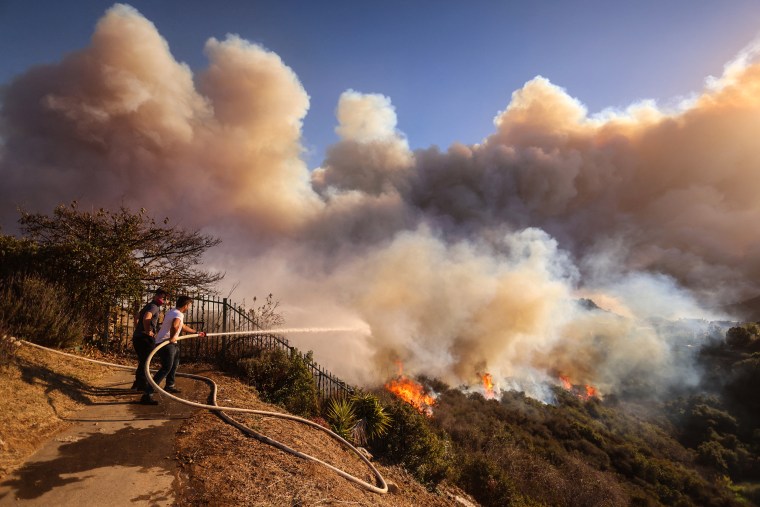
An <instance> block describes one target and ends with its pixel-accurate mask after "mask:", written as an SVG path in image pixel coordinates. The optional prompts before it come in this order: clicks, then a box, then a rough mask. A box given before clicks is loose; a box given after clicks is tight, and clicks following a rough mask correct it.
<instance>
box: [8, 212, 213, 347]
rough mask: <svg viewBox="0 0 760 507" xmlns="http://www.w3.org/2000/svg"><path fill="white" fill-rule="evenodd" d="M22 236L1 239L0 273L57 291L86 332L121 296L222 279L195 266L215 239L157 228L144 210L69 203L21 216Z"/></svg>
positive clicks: (204, 285) (205, 286)
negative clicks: (37, 279) (35, 279)
mask: <svg viewBox="0 0 760 507" xmlns="http://www.w3.org/2000/svg"><path fill="white" fill-rule="evenodd" d="M19 223H20V224H21V231H22V233H23V235H24V237H23V238H14V237H11V236H2V237H0V264H2V268H0V271H1V272H2V275H3V276H5V277H7V276H10V275H15V274H18V273H19V272H22V273H28V274H34V275H38V276H42V277H44V278H47V279H49V280H51V281H53V282H56V283H58V284H61V285H63V286H64V287H65V288H66V289H67V290H68V295H69V297H70V298H71V308H72V310H73V311H76V312H79V313H81V314H83V315H84V316H85V317H86V318H87V319H88V320H89V322H90V324H91V328H92V330H93V332H95V333H100V332H101V331H102V325H103V322H104V318H105V316H106V315H107V313H108V311H109V309H110V308H111V306H112V305H113V304H114V303H116V302H117V301H118V300H119V299H120V298H129V297H139V296H140V295H141V294H142V292H143V291H144V290H145V289H146V288H147V287H150V286H159V285H161V286H163V287H166V288H168V289H170V290H179V289H183V290H189V291H192V290H195V291H205V290H210V289H211V288H212V286H213V285H214V284H215V283H216V282H217V281H219V280H220V279H221V278H222V277H223V276H224V274H222V273H210V272H208V271H205V270H203V269H200V268H199V267H198V266H199V265H200V263H201V258H202V256H203V254H204V253H205V252H206V250H208V249H209V248H211V247H213V246H215V245H217V244H219V242H220V240H219V239H217V238H213V237H211V236H207V235H203V234H201V233H200V232H198V231H186V230H184V229H181V228H179V227H177V226H173V225H169V219H168V218H166V219H164V220H163V223H161V224H157V223H156V221H155V220H154V219H153V218H151V217H150V216H148V215H147V212H146V210H145V209H140V210H139V211H138V212H133V211H131V210H129V209H127V208H124V207H121V208H119V210H118V211H109V210H106V209H103V208H101V209H98V210H94V211H82V210H80V209H79V208H78V206H77V203H76V201H75V202H73V203H72V204H71V205H70V206H63V205H61V206H58V207H57V208H56V209H55V210H54V211H53V214H52V215H45V214H41V213H27V212H24V211H22V212H21V218H20V219H19Z"/></svg>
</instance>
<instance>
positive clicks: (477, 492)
mask: <svg viewBox="0 0 760 507" xmlns="http://www.w3.org/2000/svg"><path fill="white" fill-rule="evenodd" d="M458 483H459V486H460V487H462V488H463V489H464V490H465V491H467V492H469V493H470V494H471V495H472V496H473V497H474V498H475V499H476V500H477V501H478V502H480V503H481V504H482V505H484V506H492V505H493V506H502V505H513V504H514V503H515V497H516V496H518V495H517V492H516V491H515V487H514V485H513V484H512V482H511V480H510V478H509V476H508V475H507V474H506V472H505V471H504V468H503V467H501V466H499V465H498V464H497V463H496V462H494V460H493V459H491V458H489V457H487V456H485V455H482V454H475V455H470V456H468V457H466V458H465V459H464V462H463V463H462V465H461V468H460V474H459V481H458Z"/></svg>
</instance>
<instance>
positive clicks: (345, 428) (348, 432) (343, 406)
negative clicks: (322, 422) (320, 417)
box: [325, 398, 357, 440]
mask: <svg viewBox="0 0 760 507" xmlns="http://www.w3.org/2000/svg"><path fill="white" fill-rule="evenodd" d="M325 419H327V422H329V423H330V427H331V428H332V430H333V431H334V432H335V433H337V434H338V435H340V436H341V437H343V438H345V439H346V440H353V431H354V428H355V427H356V423H357V420H356V412H355V411H354V404H353V403H352V402H351V401H350V400H347V399H343V398H340V399H336V398H333V399H331V400H330V401H329V402H328V406H327V413H326V414H325Z"/></svg>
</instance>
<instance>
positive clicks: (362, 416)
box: [324, 392, 391, 445]
mask: <svg viewBox="0 0 760 507" xmlns="http://www.w3.org/2000/svg"><path fill="white" fill-rule="evenodd" d="M324 416H325V418H326V419H327V421H328V423H329V424H330V427H332V429H333V431H334V432H335V433H337V434H338V435H340V436H342V437H343V438H345V439H346V440H348V441H350V442H352V443H353V444H355V445H367V444H368V443H369V442H370V441H372V440H376V439H378V438H380V437H382V436H383V435H385V434H386V433H387V432H388V429H389V428H390V426H391V418H390V416H389V415H388V414H387V413H386V410H385V408H383V406H382V405H381V404H380V400H379V399H378V398H377V396H375V395H374V394H371V393H363V392H360V393H356V394H354V395H353V396H351V397H350V398H348V399H345V398H339V399H331V400H329V401H328V402H327V407H326V408H325V410H324Z"/></svg>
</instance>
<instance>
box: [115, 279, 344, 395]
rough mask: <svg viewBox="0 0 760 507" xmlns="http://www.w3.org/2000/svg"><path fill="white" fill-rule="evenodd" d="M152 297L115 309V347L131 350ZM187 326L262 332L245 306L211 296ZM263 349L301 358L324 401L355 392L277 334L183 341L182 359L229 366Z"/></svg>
mask: <svg viewBox="0 0 760 507" xmlns="http://www.w3.org/2000/svg"><path fill="white" fill-rule="evenodd" d="M152 296H153V295H152V293H149V294H146V295H144V296H143V298H142V299H141V300H130V301H127V300H125V301H121V302H120V304H118V305H116V306H115V307H114V309H113V311H112V312H111V314H110V315H109V322H108V326H107V330H108V337H107V338H108V341H109V342H110V344H111V346H112V347H114V348H117V349H124V348H129V347H131V337H132V332H133V331H134V328H135V316H136V315H137V314H138V313H139V311H140V309H142V307H143V306H144V305H145V303H147V302H148V301H150V299H151V298H152ZM168 309H169V307H168V306H163V307H162V308H161V314H160V316H159V320H163V317H164V315H165V314H166V311H167V310H168ZM185 323H186V324H187V325H189V326H190V327H192V328H193V329H197V330H198V331H205V332H207V333H224V332H232V331H260V330H261V325H260V324H259V322H257V321H256V320H255V318H254V316H253V315H252V314H251V313H249V312H247V311H246V309H245V308H244V307H242V306H240V305H237V304H235V303H233V302H231V301H229V299H228V298H219V297H215V296H208V295H199V296H195V297H193V305H192V306H191V308H190V310H189V311H188V312H187V314H186V315H185ZM262 348H270V349H280V350H283V351H285V352H287V353H289V354H291V355H293V354H295V355H297V356H298V357H300V358H301V359H302V360H303V361H304V364H306V366H307V367H308V368H309V371H310V372H311V374H312V376H313V377H314V381H315V383H316V385H317V393H318V395H319V396H320V398H322V399H325V398H336V397H343V396H346V395H348V394H351V393H353V391H354V389H353V388H352V387H351V386H349V385H348V384H346V383H345V382H343V381H342V380H340V379H339V378H338V377H336V376H335V375H333V374H332V373H330V372H329V371H328V370H326V369H325V368H323V367H322V366H320V365H319V364H317V363H316V362H314V361H313V360H311V359H310V357H307V356H306V355H304V354H303V353H301V352H300V351H299V350H297V349H296V348H295V347H292V346H291V345H290V343H289V342H288V340H287V338H285V337H284V336H282V335H278V334H276V333H272V334H255V335H253V334H251V335H245V334H243V335H236V336H211V337H207V338H189V339H187V340H184V341H183V342H182V346H181V347H180V359H181V360H182V361H189V362H196V361H210V362H215V363H219V364H221V365H222V366H226V365H229V364H230V363H234V362H236V361H237V360H238V359H239V358H243V357H247V356H250V355H252V354H253V353H254V352H255V351H256V350H257V349H262Z"/></svg>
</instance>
